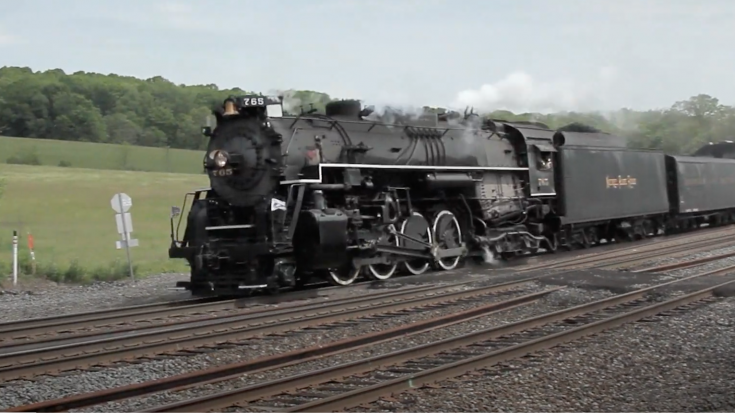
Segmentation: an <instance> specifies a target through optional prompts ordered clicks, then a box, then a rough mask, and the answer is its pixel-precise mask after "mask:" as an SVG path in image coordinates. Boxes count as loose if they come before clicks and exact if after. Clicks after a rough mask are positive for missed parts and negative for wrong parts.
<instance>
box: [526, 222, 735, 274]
mask: <svg viewBox="0 0 735 413" xmlns="http://www.w3.org/2000/svg"><path fill="white" fill-rule="evenodd" d="M731 243H735V233H733V232H732V229H729V228H728V229H725V230H718V231H712V232H711V233H708V234H707V235H706V236H703V237H699V236H697V237H682V238H681V239H680V238H677V239H673V240H669V239H666V240H660V241H659V242H657V243H651V244H646V245H638V244H633V245H626V246H625V247H622V248H616V249H611V250H608V251H604V252H600V253H596V252H591V253H587V254H584V255H582V256H574V257H569V258H564V259H560V260H550V261H543V262H541V263H538V264H530V265H522V266H519V267H514V268H513V269H514V270H516V269H517V270H520V271H522V272H524V273H526V272H530V271H535V270H541V269H544V270H547V269H565V270H571V269H582V268H586V269H589V268H597V269H619V268H620V267H621V266H622V265H625V266H632V265H635V264H641V263H645V262H646V261H648V260H650V259H655V258H660V257H661V256H662V255H665V256H667V257H679V256H685V255H690V254H696V253H698V252H703V251H709V250H711V249H713V247H718V246H720V247H726V246H728V244H731ZM581 251H589V250H581Z"/></svg>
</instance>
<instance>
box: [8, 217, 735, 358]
mask: <svg viewBox="0 0 735 413" xmlns="http://www.w3.org/2000/svg"><path fill="white" fill-rule="evenodd" d="M705 231H707V234H700V233H697V234H693V235H692V234H685V235H677V236H675V238H673V239H669V238H667V239H661V240H659V242H657V243H650V244H645V245H638V244H637V243H636V244H635V245H626V246H625V247H623V248H616V249H612V250H609V251H604V252H601V253H595V252H594V251H593V252H591V253H590V252H589V251H590V250H584V251H585V253H584V255H582V256H575V257H570V258H565V259H559V260H549V261H546V260H545V261H544V262H541V263H538V264H533V265H525V266H518V267H513V268H512V269H513V270H515V271H517V272H519V273H529V272H532V271H536V270H553V269H562V270H570V269H583V268H598V269H613V268H616V267H618V266H620V265H633V264H635V263H639V262H644V261H645V260H648V259H650V258H656V257H658V256H661V255H669V256H671V255H675V254H691V253H695V252H697V251H699V250H707V249H711V248H712V247H714V246H717V245H721V244H725V243H727V242H735V233H733V228H730V227H728V228H724V229H722V228H718V229H712V230H709V229H708V230H705ZM692 238H693V239H692ZM700 238H701V239H700ZM612 245H615V244H612ZM580 252H581V251H580ZM456 271H462V270H461V269H460V270H454V272H456ZM366 283H369V281H368V282H361V283H356V284H352V285H350V286H347V287H327V288H320V289H319V290H306V291H293V292H286V293H284V294H283V295H282V296H281V297H279V300H281V301H296V300H300V299H307V298H313V294H314V293H315V292H318V293H326V292H327V291H329V290H336V289H345V288H361V286H363V285H364V284H366ZM269 298H270V299H271V301H272V300H273V298H272V297H251V298H241V299H230V300H218V299H216V298H203V299H192V300H184V301H175V302H169V303H162V304H148V305H139V306H131V307H123V308H117V309H110V310H102V311H94V312H85V313H77V314H69V315H63V316H57V317H47V318H37V319H31V320H21V321H13V322H6V323H0V347H3V346H13V345H15V344H16V343H14V342H13V341H15V340H23V341H27V340H29V339H34V338H36V337H37V336H51V337H53V336H54V335H58V334H65V333H80V332H81V333H82V334H81V335H73V337H77V336H79V337H81V336H87V337H91V336H93V335H95V333H86V334H85V329H91V328H100V327H115V329H116V330H117V331H120V330H119V329H120V328H121V327H122V328H123V329H125V328H127V329H128V330H133V329H140V328H143V329H145V328H152V327H161V326H164V325H168V326H172V325H176V324H180V323H186V322H193V321H197V320H199V319H204V318H210V317H213V316H223V315H224V316H229V315H230V314H231V313H233V312H239V314H240V315H244V314H254V313H265V312H267V311H270V310H271V309H270V308H255V309H247V310H243V309H241V308H238V307H239V306H240V305H241V303H243V302H248V303H249V304H250V303H252V302H264V303H268V302H269ZM301 305H303V304H302V303H298V302H295V303H288V304H282V305H281V308H284V307H293V308H296V307H299V306H301ZM185 318H191V319H188V320H187V319H185ZM182 319H183V320H182ZM154 321H159V322H158V323H154ZM104 333H106V332H100V333H97V334H104ZM35 341H37V340H33V341H31V342H35Z"/></svg>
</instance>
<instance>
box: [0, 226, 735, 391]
mask: <svg viewBox="0 0 735 413" xmlns="http://www.w3.org/2000/svg"><path fill="white" fill-rule="evenodd" d="M731 238H735V235H730V234H727V235H723V236H720V237H716V238H712V239H705V240H703V241H700V242H699V243H689V244H688V245H684V246H681V245H674V246H673V247H675V248H676V251H678V250H679V249H681V248H686V249H687V252H689V253H692V252H693V251H696V250H697V248H700V249H701V248H710V249H711V247H712V245H714V244H713V243H721V242H727V241H730V239H731ZM697 246H698V247H697ZM616 252H617V251H612V253H613V256H609V255H607V254H606V255H604V256H603V257H599V256H596V257H591V258H585V257H582V259H583V260H585V261H584V263H586V264H590V263H591V264H592V267H593V268H605V267H614V266H617V265H621V264H625V263H629V262H631V261H636V260H638V261H640V260H645V259H647V257H649V256H650V255H651V254H655V256H659V255H660V254H661V252H660V251H656V252H649V251H644V252H643V253H642V254H643V255H641V253H640V251H637V250H635V249H627V251H626V253H624V254H622V255H621V254H618V255H615V254H614V253H616ZM732 255H735V254H729V255H726V256H732ZM724 257H725V256H717V257H712V258H708V259H705V260H706V261H711V260H714V259H719V258H724ZM601 258H602V259H603V261H597V262H596V261H595V259H597V260H600V259H601ZM574 262H575V264H576V266H579V265H580V260H579V259H578V260H576V261H574ZM600 262H603V263H604V264H600ZM563 264H564V263H558V265H563ZM692 265H693V264H692ZM537 279H538V278H532V279H528V280H526V281H519V282H521V283H523V282H526V283H527V282H531V281H535V280H537ZM472 282H473V281H467V282H464V283H457V284H455V285H454V286H461V285H467V284H469V283H472ZM506 285H508V286H515V285H520V284H518V282H515V281H514V282H511V283H505V284H501V285H500V286H499V287H497V288H505V286H506ZM337 288H339V287H337ZM451 288H453V286H452V285H449V286H446V285H444V286H420V287H416V288H412V289H406V290H403V291H399V292H392V293H391V292H389V293H387V294H380V293H378V294H372V295H370V296H368V297H360V298H358V299H354V298H346V299H341V300H332V301H331V302H329V303H324V304H306V305H293V306H288V307H286V308H284V309H279V310H275V311H273V310H270V309H259V310H251V311H250V312H246V313H239V314H234V315H220V316H218V317H211V316H210V317H207V316H205V317H202V318H199V319H195V320H180V321H173V322H169V323H167V324H164V325H160V324H159V325H146V326H139V327H135V326H133V327H129V328H126V329H120V330H116V331H113V332H102V333H100V332H89V333H87V334H80V335H75V336H72V337H50V338H41V339H37V340H33V341H20V342H17V341H16V342H12V341H11V342H4V343H2V344H0V380H10V379H18V378H30V377H33V376H35V375H38V374H57V373H60V372H63V371H67V370H78V369H84V368H87V367H91V366H97V365H104V364H106V363H112V362H118V361H130V360H133V359H138V358H141V357H153V356H156V355H159V354H162V353H166V352H170V351H181V350H188V349H193V348H196V347H199V346H206V345H218V344H221V343H227V342H230V341H232V340H236V339H238V338H239V339H242V338H247V337H254V336H259V335H264V334H270V333H273V332H278V331H286V330H293V329H297V328H303V327H305V326H309V325H313V324H314V323H321V324H324V323H332V322H335V321H338V320H341V319H345V318H356V317H364V316H366V315H370V314H376V313H381V312H384V313H385V312H388V313H389V312H392V311H399V310H402V309H406V308H411V307H414V308H420V307H421V306H425V305H431V304H433V303H437V302H442V301H443V302H445V303H446V304H448V305H451V304H452V303H453V302H454V301H456V300H461V299H465V298H468V297H472V296H476V295H480V296H482V294H485V291H494V290H493V289H494V288H496V287H485V288H484V289H483V288H480V289H477V290H467V291H459V292H453V293H448V294H438V292H440V291H444V290H449V289H451ZM488 288H489V290H488ZM508 288H510V287H508ZM414 294H418V296H416V297H415V298H412V297H413V296H414ZM422 294H423V295H427V296H426V297H423V298H422ZM432 294H433V295H432ZM384 300H388V301H387V302H384ZM402 300H403V302H400V303H399V301H402ZM361 303H368V304H365V305H364V306H363V307H367V308H360V305H361ZM231 304H232V303H231V302H230V303H222V302H215V303H197V304H195V305H194V306H195V307H196V308H207V309H209V310H212V311H215V310H214V309H217V308H222V307H223V306H227V305H231ZM156 307H157V306H155V305H154V306H139V307H135V308H133V309H132V311H131V309H123V310H125V311H122V313H123V314H121V313H120V312H117V313H115V312H113V313H112V314H110V313H108V314H107V316H106V317H107V318H106V319H107V320H109V319H110V318H111V317H131V314H133V315H132V316H133V317H143V316H144V314H151V313H152V312H153V313H154V314H159V315H160V311H164V313H165V314H173V313H174V312H175V311H177V310H176V309H175V308H174V309H171V308H168V307H166V308H164V309H163V310H157V309H156ZM185 308H187V309H188V310H187V311H189V312H190V313H189V314H191V312H196V311H197V310H193V309H191V307H185ZM345 309H352V310H349V311H345ZM155 311H159V312H155ZM199 311H204V310H199ZM305 311H306V312H308V311H315V313H314V314H312V315H311V316H309V317H305V318H304V317H301V316H300V313H302V312H305ZM319 311H322V312H324V311H326V313H324V314H319ZM294 317H295V318H296V319H294ZM77 320H79V318H77ZM57 321H58V320H57ZM65 321H68V318H67V319H66V320H62V321H61V322H65ZM81 322H82V323H83V324H87V323H90V322H91V321H90V320H89V319H84V320H82V321H81ZM43 325H46V326H48V325H49V323H45V324H44V323H41V324H40V325H39V324H36V325H32V326H31V327H30V328H27V329H25V330H18V329H16V330H13V331H15V334H16V335H15V336H13V337H17V336H18V335H21V336H22V335H23V334H27V332H28V331H35V330H36V329H41V328H43V327H42V326H43ZM57 325H58V324H57ZM8 330H10V329H6V331H8ZM19 331H23V332H24V333H21V332H19ZM179 354H181V355H183V354H182V353H179Z"/></svg>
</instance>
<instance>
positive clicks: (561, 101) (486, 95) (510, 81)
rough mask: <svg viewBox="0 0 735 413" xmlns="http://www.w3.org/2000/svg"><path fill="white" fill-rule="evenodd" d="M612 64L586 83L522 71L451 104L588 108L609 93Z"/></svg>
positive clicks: (525, 108) (546, 109)
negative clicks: (541, 78)
mask: <svg viewBox="0 0 735 413" xmlns="http://www.w3.org/2000/svg"><path fill="white" fill-rule="evenodd" d="M615 77H616V71H615V69H614V68H610V67H607V68H602V69H600V71H599V73H598V76H597V79H596V80H595V81H593V82H590V83H589V84H584V83H580V82H574V81H571V80H557V81H553V82H539V81H537V80H535V79H534V78H533V77H531V75H529V74H528V73H525V72H523V71H519V72H514V73H511V74H510V75H508V76H506V77H505V78H504V79H502V80H500V81H498V82H495V83H489V84H484V85H482V86H480V87H479V88H478V89H475V90H465V91H462V92H460V93H459V94H457V97H456V99H455V101H454V102H453V104H452V107H456V108H464V107H466V106H473V107H475V108H476V109H477V110H479V111H481V112H492V111H495V110H509V111H512V112H515V113H523V112H540V113H549V112H559V111H588V110H594V109H596V108H600V107H601V106H603V105H604V104H605V101H606V100H607V97H608V96H609V95H610V94H611V86H612V83H613V81H614V80H615Z"/></svg>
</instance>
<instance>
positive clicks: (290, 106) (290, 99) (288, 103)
mask: <svg viewBox="0 0 735 413" xmlns="http://www.w3.org/2000/svg"><path fill="white" fill-rule="evenodd" d="M296 93H297V91H295V90H293V89H289V90H269V91H268V94H269V95H272V96H282V97H283V111H284V112H288V113H292V114H293V113H296V114H298V113H300V112H301V106H302V105H304V102H302V101H301V99H299V98H298V97H296ZM306 103H307V104H308V103H310V102H306Z"/></svg>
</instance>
